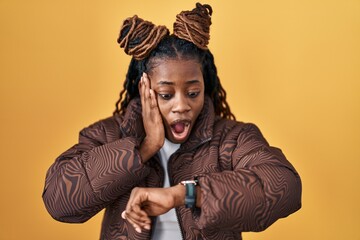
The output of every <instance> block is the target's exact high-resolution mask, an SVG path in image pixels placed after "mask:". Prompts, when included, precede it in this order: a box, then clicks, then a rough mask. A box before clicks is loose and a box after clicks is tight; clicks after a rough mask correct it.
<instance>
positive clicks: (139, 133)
mask: <svg viewBox="0 0 360 240" xmlns="http://www.w3.org/2000/svg"><path fill="white" fill-rule="evenodd" d="M141 112H142V110H141V101H140V98H134V99H133V100H131V101H130V103H129V105H128V106H127V108H126V112H125V114H124V115H123V116H122V118H123V119H122V122H121V123H120V130H121V132H122V134H123V136H124V137H130V136H132V137H135V138H136V141H137V145H140V143H141V141H142V140H143V139H144V137H145V130H144V126H143V120H142V113H141ZM214 120H215V112H214V106H213V103H212V101H211V99H210V98H209V97H208V96H205V101H204V106H203V109H202V110H201V112H200V114H199V116H198V118H197V120H196V122H195V126H194V127H193V129H192V132H191V133H190V136H189V138H188V140H187V141H186V142H185V143H183V144H181V147H180V151H189V150H191V149H194V148H196V147H198V146H199V145H201V144H202V143H204V142H207V141H208V140H210V139H211V138H212V136H213V125H214Z"/></svg>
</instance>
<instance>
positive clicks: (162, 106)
mask: <svg viewBox="0 0 360 240" xmlns="http://www.w3.org/2000/svg"><path fill="white" fill-rule="evenodd" d="M158 107H159V111H160V114H161V117H162V118H163V119H166V117H167V115H169V104H168V103H167V104H166V103H164V102H163V101H162V100H161V99H159V98H158Z"/></svg>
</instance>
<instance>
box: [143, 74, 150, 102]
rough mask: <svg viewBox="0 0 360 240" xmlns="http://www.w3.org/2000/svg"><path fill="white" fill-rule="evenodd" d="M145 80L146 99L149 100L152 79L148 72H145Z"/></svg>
mask: <svg viewBox="0 0 360 240" xmlns="http://www.w3.org/2000/svg"><path fill="white" fill-rule="evenodd" d="M143 80H144V85H145V99H146V100H147V99H149V98H150V80H149V78H148V76H147V74H146V73H143Z"/></svg>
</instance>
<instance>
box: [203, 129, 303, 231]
mask: <svg viewBox="0 0 360 240" xmlns="http://www.w3.org/2000/svg"><path fill="white" fill-rule="evenodd" d="M224 149H225V148H224ZM221 154H223V155H230V156H229V158H230V159H231V161H232V168H233V170H226V171H223V172H219V173H210V174H206V175H202V176H199V177H198V180H199V183H200V186H201V198H202V200H201V202H202V203H201V204H202V206H201V207H202V208H201V214H200V217H199V219H198V224H199V227H200V228H212V227H214V228H221V229H232V230H234V229H237V230H238V231H262V230H264V229H266V228H267V227H268V226H270V225H271V224H272V223H274V222H275V221H276V220H277V219H279V218H282V217H286V216H288V215H289V214H291V213H293V212H295V211H297V210H298V209H299V208H300V207H301V181H300V177H299V175H298V174H297V172H296V171H295V169H294V168H293V167H292V165H291V164H290V163H289V162H288V161H287V160H286V158H285V156H284V155H283V154H282V153H281V151H280V150H279V149H276V148H273V147H271V146H269V145H268V143H267V142H266V140H265V139H264V138H263V136H262V135H261V133H260V131H259V129H258V128H257V127H256V126H255V125H252V124H247V125H245V126H244V127H242V129H241V131H239V135H238V138H237V142H236V147H235V149H234V150H233V152H232V153H231V154H229V153H228V152H220V155H221Z"/></svg>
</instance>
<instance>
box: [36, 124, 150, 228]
mask: <svg viewBox="0 0 360 240" xmlns="http://www.w3.org/2000/svg"><path fill="white" fill-rule="evenodd" d="M107 123H108V124H107V125H106V126H107V128H108V129H107V130H105V126H104V125H105V123H104V122H99V123H97V124H95V125H93V126H90V127H89V128H87V129H84V130H83V131H81V132H80V137H79V143H78V144H76V145H75V146H73V147H72V148H70V149H69V150H68V151H66V152H65V153H63V154H62V155H61V156H60V157H58V158H57V159H56V161H55V163H54V164H53V165H52V166H51V167H50V169H49V170H48V173H47V176H46V182H45V188H44V192H43V200H44V203H45V206H46V208H47V210H48V211H49V213H50V214H51V215H52V217H53V218H55V219H57V220H59V221H64V222H84V221H87V220H88V219H89V218H91V217H92V216H93V215H95V214H96V213H97V212H99V211H100V210H101V209H103V208H104V207H105V206H106V205H108V204H110V203H111V202H112V201H114V200H115V199H117V198H118V197H120V196H121V195H122V194H125V193H128V192H130V190H131V188H133V187H134V186H135V185H136V184H137V183H138V182H139V181H141V179H142V178H144V177H146V176H147V174H148V173H149V169H148V167H146V166H145V165H144V164H142V163H141V157H140V154H139V151H138V150H137V144H136V141H135V139H134V138H131V137H128V138H123V139H118V140H116V141H114V142H111V143H106V141H107V140H106V132H107V131H110V132H111V131H116V130H115V128H118V125H116V124H115V123H112V124H111V123H109V120H107ZM112 128H113V129H112Z"/></svg>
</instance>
